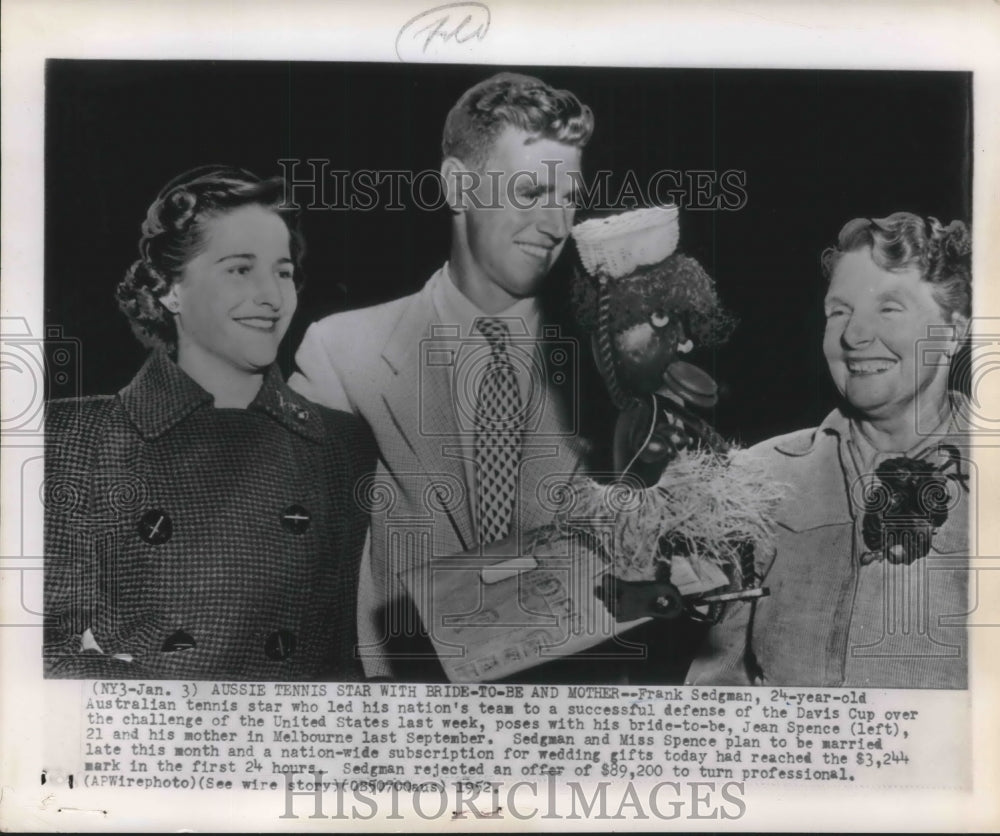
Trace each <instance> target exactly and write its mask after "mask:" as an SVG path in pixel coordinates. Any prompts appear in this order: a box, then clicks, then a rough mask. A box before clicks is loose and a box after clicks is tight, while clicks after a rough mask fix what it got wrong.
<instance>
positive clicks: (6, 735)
mask: <svg viewBox="0 0 1000 836" xmlns="http://www.w3.org/2000/svg"><path fill="white" fill-rule="evenodd" d="M435 5H437V4H436V3H435V2H434V0H429V2H417V3H413V2H395V3H380V4H375V3H371V2H367V3H361V2H345V3H330V2H323V1H322V0H300V1H299V2H285V3H279V2H270V0H256V2H255V1H254V0H250V2H223V0H219V1H218V2H216V0H207V2H206V0H201V2H198V0H188V1H187V2H180V1H177V0H175V2H169V0H168V1H167V2H164V0H145V2H141V3H135V2H128V0H117V2H114V1H112V0H84V1H83V2H73V0H7V2H5V3H4V5H3V12H2V14H3V21H2V53H0V56H2V57H0V60H2V84H3V116H2V120H3V122H2V138H0V143H2V149H3V175H4V176H3V186H2V268H0V274H2V277H3V284H2V291H0V292H2V297H0V298H2V315H3V317H5V318H23V319H24V320H25V321H26V323H27V325H28V327H29V328H30V329H31V333H32V334H36V335H37V334H42V333H43V307H42V286H43V282H42V280H43V263H44V258H43V255H44V246H43V219H44V147H45V145H44V101H45V100H44V62H45V60H46V59H47V58H93V59H98V58H123V59H124V58H132V59H148V58H171V59H217V60H230V59H258V60H303V61H304V60H310V61H398V60H399V57H398V55H397V36H398V34H399V32H400V29H401V28H402V27H403V26H404V24H405V23H406V22H407V21H408V20H410V19H411V18H412V17H413V16H414V15H416V14H418V13H420V12H421V11H423V10H425V9H428V8H431V7H433V6H435ZM486 5H487V6H488V7H489V10H490V25H489V30H488V32H486V33H485V36H484V37H483V38H481V39H479V38H476V39H472V40H471V41H468V42H466V43H464V44H457V43H454V42H452V43H450V44H449V43H440V44H432V45H431V46H430V47H429V48H428V49H427V50H426V52H425V53H420V54H419V55H415V54H411V53H407V55H406V57H408V58H410V59H411V60H412V59H413V58H419V59H420V60H434V61H440V62H446V63H452V62H453V63H479V62H481V63H483V64H496V65H503V66H512V65H516V64H529V65H588V66H601V65H622V66H650V67H653V66H669V67H717V68H732V67H745V68H816V69H849V68H851V69H921V70H929V69H933V70H963V71H972V72H973V89H974V131H975V133H974V148H973V155H974V159H973V177H974V188H973V240H974V241H975V242H976V243H975V246H974V275H975V276H976V291H975V313H976V316H977V317H986V316H998V315H1000V223H998V219H1000V209H998V207H997V205H996V201H997V196H998V194H1000V170H998V167H1000V163H998V159H1000V154H998V153H997V149H998V148H1000V144H998V143H1000V107H998V106H997V104H998V102H1000V4H998V3H997V2H992V1H991V0H966V2H946V0H937V1H936V2H924V1H922V0H916V2H914V1H913V0H910V2H906V0H895V2H834V0H823V2H780V0H779V1H778V2H738V3H737V2H732V3H729V4H723V3H707V2H706V3H700V2H674V3H671V4H670V5H669V6H668V7H664V6H663V5H662V4H660V3H654V2H648V3H637V2H633V3H610V2H579V0H577V2H573V3H563V2H552V3H542V2H537V3H530V2H527V0H522V2H506V1H505V0H489V2H486ZM993 378H994V380H993V381H992V386H991V387H990V392H991V394H992V396H993V398H996V396H997V393H996V388H997V387H996V385H995V384H996V381H995V378H996V375H995V374H994V375H993ZM4 382H5V384H7V383H8V381H7V380H6V378H5V381H4ZM15 395H16V393H14V392H13V391H11V390H5V391H3V392H2V397H3V399H4V402H5V403H11V402H12V401H11V398H12V397H14V396H15ZM13 458H14V457H13V456H4V457H3V459H2V460H0V467H2V487H3V508H4V509H5V511H6V510H8V509H10V508H11V507H13V506H14V505H18V503H19V500H18V498H17V497H15V496H12V495H11V492H12V491H13V490H14V489H15V488H16V487H17V485H18V484H19V481H20V480H19V475H18V474H17V473H16V472H12V469H13V466H14V465H15V464H16V462H12V461H11V459H13ZM998 460H1000V451H998V449H997V448H991V447H987V446H983V447H981V448H978V449H977V451H976V462H977V465H978V467H979V469H980V472H981V473H984V474H991V473H996V472H997V466H998V464H1000V461H998ZM997 494H998V488H997V480H994V479H989V478H986V479H983V480H981V495H980V498H979V502H980V507H981V508H984V509H991V508H998V507H1000V497H998V495H997ZM985 516H986V517H987V521H988V523H989V525H988V526H987V527H986V528H985V529H984V530H982V531H980V532H979V537H980V543H981V550H982V551H983V553H984V554H986V555H1000V536H998V532H1000V526H997V525H996V523H995V522H993V521H992V520H989V519H988V517H989V516H990V515H988V514H987V515H985ZM15 522H17V523H18V524H19V522H20V520H19V515H17V514H8V513H4V514H3V523H2V524H3V529H2V537H3V541H2V545H0V549H2V550H0V555H11V554H19V553H20V552H18V551H16V548H14V547H12V546H11V544H12V543H19V542H21V541H20V540H19V539H18V538H20V537H21V533H20V532H18V531H14V530H13V525H12V524H13V523H15ZM35 523H36V524H37V526H38V528H39V530H40V527H41V520H40V519H39V520H37V521H35ZM5 562H6V561H5ZM0 568H3V569H6V568H7V567H4V566H3V564H2V563H0ZM13 582H17V583H19V582H20V581H19V580H13V579H12V575H11V572H9V571H0V591H2V592H3V593H4V595H5V596H6V593H8V592H9V591H10V589H9V584H10V583H13ZM4 585H7V587H8V588H7V589H3V588H2V587H3V586H4ZM997 588H998V585H997V584H993V585H992V589H994V590H996V589H997ZM0 601H3V602H7V601H8V598H7V597H4V598H2V599H0ZM986 603H988V604H989V605H990V606H991V607H992V608H994V609H996V610H997V611H1000V602H998V601H996V600H994V601H990V602H986ZM993 620H994V621H996V620H997V619H993ZM0 625H2V626H3V627H4V629H2V630H0V683H2V686H0V687H2V690H0V727H2V732H0V739H2V740H3V755H2V757H0V764H2V766H0V785H2V786H0V827H2V828H3V829H4V830H29V831H35V830H108V829H112V830H125V829H136V830H151V829H173V828H193V829H199V830H201V829H204V830H208V829H215V830H235V829H244V828H246V829H250V830H260V829H273V830H275V831H281V830H303V829H317V830H330V829H334V828H335V827H337V826H338V824H337V823H334V822H330V821H324V820H318V821H310V820H309V819H306V818H299V819H296V820H281V819H279V818H278V815H279V814H280V812H281V811H280V810H277V809H274V808H275V805H274V799H273V797H271V796H268V797H267V798H266V800H265V799H259V800H252V799H247V798H245V797H241V798H240V799H239V804H238V805H236V804H234V802H233V800H232V798H231V797H228V796H227V797H225V798H223V797H221V794H220V796H213V797H206V796H204V795H202V796H198V795H194V794H184V793H156V794H153V793H149V792H144V793H142V794H141V795H139V794H136V793H132V794H130V795H128V796H124V795H121V794H119V795H118V796H115V795H114V794H112V793H108V794H107V797H106V804H104V805H102V806H103V808H104V809H105V810H106V812H98V811H94V810H93V809H92V810H91V811H85V810H80V811H72V810H67V809H65V808H59V806H58V803H57V802H55V801H54V800H53V798H52V797H51V796H49V795H47V793H46V792H45V791H44V788H43V787H41V786H40V784H39V780H38V776H39V774H40V772H41V769H42V767H43V751H44V745H43V743H44V740H45V736H46V734H47V733H51V725H52V718H51V717H48V716H46V713H45V710H44V706H45V704H46V695H47V693H48V694H49V695H50V696H51V689H52V688H53V687H54V686H55V683H48V684H46V683H43V681H42V679H41V664H40V656H41V654H40V645H41V629H40V627H37V626H32V627H22V626H12V625H11V624H10V622H9V620H8V619H5V618H4V613H2V612H0ZM989 632H990V631H988V630H979V631H975V630H973V631H972V633H973V635H972V637H971V646H972V659H971V677H970V694H971V695H972V717H973V729H974V733H973V735H972V757H973V764H974V788H973V790H972V792H970V793H958V792H942V791H935V790H928V789H926V788H913V789H911V790H893V791H886V790H880V791H872V790H867V791H856V790H846V789H843V788H830V787H816V788H805V789H804V788H801V787H796V788H795V789H794V792H790V791H789V790H788V789H786V788H782V787H774V788H763V787H762V788H757V787H754V789H753V793H752V795H750V796H748V800H750V799H752V803H750V804H748V811H747V815H746V816H745V817H744V818H742V819H740V820H738V821H735V822H731V823H727V822H725V821H719V820H712V821H705V822H697V821H684V822H683V824H681V822H677V824H681V826H682V827H685V828H690V829H705V830H720V829H725V828H726V826H727V824H729V825H730V826H732V827H734V828H735V829H740V830H743V829H755V830H765V829H770V830H785V829H793V828H801V829H809V830H820V829H823V830H825V829H865V830H889V829H892V830H899V829H915V830H955V831H964V830H992V829H995V828H996V827H998V826H1000V802H998V801H997V796H998V793H997V792H996V790H997V788H998V786H1000V781H998V774H1000V768H998V767H1000V761H998V751H1000V747H998V746H997V742H998V741H1000V718H998V716H997V711H996V703H995V701H994V698H995V697H996V696H997V683H998V681H1000V661H998V657H997V654H996V652H995V644H996V643H995V641H993V637H992V636H991V635H989ZM32 672H35V673H34V674H33V673H32ZM180 801H183V803H182V804H181V803H179V802H180ZM400 824H401V823H400V822H399V821H395V822H392V821H390V822H384V821H383V822H379V821H377V820H373V821H370V822H367V823H361V822H352V823H350V825H349V826H350V827H351V828H355V827H359V826H365V827H367V828H370V829H372V830H377V829H385V830H392V829H398V828H399V825H400ZM405 824H406V829H410V830H434V829H438V828H439V826H440V825H441V822H435V821H425V820H421V819H414V820H411V821H407V822H406V823H405ZM450 824H451V825H453V826H454V825H459V824H460V823H458V822H453V823H450ZM530 824H531V826H533V827H535V826H544V825H550V826H551V829H570V828H572V829H581V828H591V827H592V828H593V829H606V825H607V822H587V821H562V822H558V821H555V822H539V821H538V820H533V821H532V822H531V823H530ZM614 824H615V827H616V829H623V830H624V829H629V828H630V827H635V828H636V829H639V828H643V827H649V826H650V823H649V821H645V822H643V821H637V822H634V823H632V822H623V821H616V822H615V823H614ZM462 826H466V827H472V828H474V829H476V830H482V831H486V832H490V831H492V830H501V829H506V828H510V827H511V821H510V820H507V819H501V820H498V821H489V820H478V821H471V822H466V823H464V824H463V825H462ZM456 829H461V828H460V827H457V828H456Z"/></svg>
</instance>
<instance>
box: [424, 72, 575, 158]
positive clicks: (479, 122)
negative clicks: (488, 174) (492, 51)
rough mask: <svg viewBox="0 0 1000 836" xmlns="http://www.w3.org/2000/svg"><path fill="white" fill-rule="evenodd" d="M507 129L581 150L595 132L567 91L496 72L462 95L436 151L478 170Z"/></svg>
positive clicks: (448, 119) (518, 75)
mask: <svg viewBox="0 0 1000 836" xmlns="http://www.w3.org/2000/svg"><path fill="white" fill-rule="evenodd" d="M508 126H512V127H515V128H520V129H521V130H522V131H526V132H527V133H529V134H531V135H532V136H533V137H534V138H536V139H550V140H554V141H556V142H561V143H563V144H565V145H573V146H576V147H577V148H583V147H584V146H586V144H587V142H589V140H590V136H591V134H592V133H593V132H594V114H593V112H592V111H591V109H590V108H589V107H587V105H585V104H583V103H582V102H581V101H580V100H579V99H578V98H577V97H576V96H575V95H574V94H573V93H571V92H569V91H568V90H556V89H554V88H552V87H550V86H549V85H548V84H546V83H545V82H544V81H541V80H540V79H537V78H534V77H532V76H528V75H521V74H519V73H498V74H497V75H495V76H492V77H490V78H488V79H486V80H485V81H481V82H479V84H476V85H475V86H474V87H471V88H470V89H468V90H466V91H465V93H463V94H462V96H461V98H459V100H458V101H457V102H456V103H455V106H454V107H452V109H451V111H449V113H448V117H447V119H445V123H444V135H443V137H442V140H441V152H442V153H443V154H444V156H445V158H447V157H456V158H458V159H460V160H462V162H464V163H465V164H466V165H468V166H470V167H472V168H482V166H483V165H485V163H486V161H487V159H488V158H489V154H490V151H491V150H492V148H493V143H494V142H495V141H496V139H497V137H498V136H499V135H500V134H501V133H502V132H503V130H504V129H505V128H507V127H508Z"/></svg>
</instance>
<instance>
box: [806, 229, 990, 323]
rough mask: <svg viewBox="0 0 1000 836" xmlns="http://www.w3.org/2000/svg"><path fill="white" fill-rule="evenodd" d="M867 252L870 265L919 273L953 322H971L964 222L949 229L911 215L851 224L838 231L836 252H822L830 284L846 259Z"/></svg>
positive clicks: (968, 247)
mask: <svg viewBox="0 0 1000 836" xmlns="http://www.w3.org/2000/svg"><path fill="white" fill-rule="evenodd" d="M867 247H870V248H871V254H872V261H874V262H875V264H877V265H878V266H879V267H881V268H882V269H883V270H890V271H895V270H907V269H909V268H911V267H916V268H917V270H918V271H919V273H920V278H921V279H922V280H923V281H925V282H927V283H928V284H930V285H931V292H932V293H933V295H934V300H935V301H936V302H937V303H938V305H940V306H941V310H942V311H944V313H945V315H946V316H947V317H948V318H949V319H950V318H951V317H952V316H953V315H954V314H959V315H961V316H963V317H965V318H966V319H968V318H969V317H971V316H972V239H971V237H970V235H969V229H968V227H967V226H966V225H965V224H964V223H962V221H952V222H951V223H950V224H947V225H945V224H942V223H941V222H940V221H938V219H937V218H927V219H924V218H921V217H920V216H918V215H914V214H912V213H911V212H894V213H893V214H891V215H889V217H887V218H855V219H854V220H852V221H848V222H847V223H846V224H844V227H843V228H842V229H841V230H840V235H839V236H838V238H837V246H835V247H830V248H828V249H826V250H824V251H823V255H822V263H823V275H824V277H825V278H826V280H827V281H829V280H830V277H831V276H832V274H833V270H834V268H835V267H836V266H837V262H838V261H840V259H841V258H842V257H843V256H844V255H845V254H846V253H849V252H853V251H855V250H859V249H863V248H867Z"/></svg>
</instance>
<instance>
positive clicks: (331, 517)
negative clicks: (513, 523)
mask: <svg viewBox="0 0 1000 836" xmlns="http://www.w3.org/2000/svg"><path fill="white" fill-rule="evenodd" d="M374 465H375V446H374V442H373V440H372V437H371V434H370V432H369V430H368V428H367V426H366V425H365V424H364V423H363V422H362V421H360V420H359V419H358V418H356V417H355V416H353V415H350V414H348V413H344V412H337V411H334V410H330V409H326V408H325V407H321V406H317V405H316V404H313V403H310V402H309V401H307V400H305V399H304V398H302V397H301V396H300V395H297V394H296V393H294V392H292V391H291V390H290V389H288V387H287V386H286V385H285V383H284V381H283V380H282V379H281V375H280V373H279V372H278V370H277V369H276V368H275V367H272V368H271V369H270V371H269V372H268V373H267V375H266V377H265V381H264V384H263V386H262V387H261V390H260V392H259V393H258V395H257V397H256V398H255V399H254V401H253V403H252V404H251V405H250V406H249V408H248V409H224V408H223V409H217V408H215V407H214V406H213V400H212V396H211V395H210V394H209V393H208V392H206V391H205V390H204V389H202V388H201V387H200V386H198V384H196V383H195V382H194V381H193V380H192V379H191V378H190V377H188V376H187V375H186V374H185V373H184V372H183V371H181V370H180V368H178V366H177V365H176V364H175V363H174V362H173V361H172V360H170V359H169V358H168V357H167V356H166V355H165V354H163V353H162V352H154V354H153V355H152V356H151V357H150V358H149V360H148V361H147V362H146V364H145V365H144V366H143V368H142V369H141V370H140V372H139V373H138V375H137V376H136V377H135V379H134V380H133V381H132V382H131V383H130V384H129V385H128V386H126V387H125V388H124V389H122V391H120V392H119V393H118V394H117V395H114V396H102V397H94V398H83V399H74V400H65V401H53V402H52V403H50V404H49V408H48V412H47V416H46V480H45V500H46V514H45V540H46V566H45V608H46V612H45V623H46V628H45V661H46V666H45V667H46V675H48V676H52V677H69V678H74V677H80V678H108V679H112V678H168V679H252V680H279V681H280V680H301V679H347V680H351V679H358V678H360V676H361V670H360V666H359V665H358V663H357V661H356V658H355V656H356V654H355V645H356V642H357V629H356V606H357V605H356V601H357V581H358V566H359V561H360V557H361V551H362V546H363V544H364V540H365V533H366V530H367V526H368V514H367V513H366V512H364V511H363V510H362V509H361V508H360V507H359V506H358V504H357V502H356V501H355V495H354V491H355V485H356V483H357V482H358V480H359V479H363V478H364V477H365V476H366V475H367V474H368V473H369V472H370V471H371V470H373V469H374Z"/></svg>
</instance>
